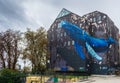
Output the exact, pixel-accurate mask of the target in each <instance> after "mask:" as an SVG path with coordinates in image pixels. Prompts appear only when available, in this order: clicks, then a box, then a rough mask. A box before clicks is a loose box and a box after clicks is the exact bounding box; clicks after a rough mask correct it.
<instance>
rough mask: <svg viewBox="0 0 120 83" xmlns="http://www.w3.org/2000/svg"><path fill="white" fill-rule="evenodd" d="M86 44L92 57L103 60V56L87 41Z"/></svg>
mask: <svg viewBox="0 0 120 83" xmlns="http://www.w3.org/2000/svg"><path fill="white" fill-rule="evenodd" d="M85 45H86V48H87V50H88V52H89V53H90V55H92V57H94V58H96V59H97V60H102V57H100V56H99V55H98V54H97V53H96V52H95V51H94V50H93V48H92V47H91V46H90V45H89V44H88V43H87V42H86V43H85Z"/></svg>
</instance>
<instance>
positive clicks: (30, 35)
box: [23, 27, 48, 73]
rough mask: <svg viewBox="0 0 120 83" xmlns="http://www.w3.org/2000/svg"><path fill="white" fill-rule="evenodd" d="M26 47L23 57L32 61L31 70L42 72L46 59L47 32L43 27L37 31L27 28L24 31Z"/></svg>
mask: <svg viewBox="0 0 120 83" xmlns="http://www.w3.org/2000/svg"><path fill="white" fill-rule="evenodd" d="M25 39H26V48H25V49H24V53H23V54H24V58H25V57H26V58H28V59H29V60H30V61H31V62H32V71H35V72H36V73H38V72H43V71H44V70H45V68H46V61H47V44H48V42H47V33H46V31H45V29H44V28H43V27H41V28H39V29H38V30H37V31H31V30H30V29H27V31H26V32H25Z"/></svg>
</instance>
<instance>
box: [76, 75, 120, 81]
mask: <svg viewBox="0 0 120 83" xmlns="http://www.w3.org/2000/svg"><path fill="white" fill-rule="evenodd" d="M74 83H120V76H114V75H93V76H91V77H89V78H88V79H85V80H79V81H77V82H74Z"/></svg>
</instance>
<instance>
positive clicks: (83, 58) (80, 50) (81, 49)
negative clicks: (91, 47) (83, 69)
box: [74, 42, 85, 60]
mask: <svg viewBox="0 0 120 83" xmlns="http://www.w3.org/2000/svg"><path fill="white" fill-rule="evenodd" d="M74 48H75V50H76V52H77V54H78V55H79V56H80V58H81V59H82V60H85V55H84V52H83V47H82V46H81V45H79V44H78V43H77V42H75V44H74Z"/></svg>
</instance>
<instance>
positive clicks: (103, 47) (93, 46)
mask: <svg viewBox="0 0 120 83" xmlns="http://www.w3.org/2000/svg"><path fill="white" fill-rule="evenodd" d="M60 25H61V27H62V28H63V29H64V31H65V32H66V33H67V35H68V36H69V37H70V38H71V39H72V40H74V41H75V43H74V48H75V51H76V52H77V53H78V55H79V56H80V58H81V59H83V60H84V59H85V58H86V57H85V54H84V52H83V48H85V49H86V50H87V51H88V53H89V54H90V55H91V56H92V57H94V58H96V59H97V60H102V57H100V56H99V55H98V54H97V52H106V51H107V50H108V49H109V46H110V45H111V44H115V43H117V42H116V41H115V40H114V39H113V38H112V37H108V38H107V39H105V38H95V37H93V36H90V35H89V34H88V33H87V32H85V30H83V29H82V28H80V27H78V26H76V25H74V24H72V23H70V22H67V21H61V22H60Z"/></svg>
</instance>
